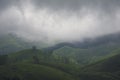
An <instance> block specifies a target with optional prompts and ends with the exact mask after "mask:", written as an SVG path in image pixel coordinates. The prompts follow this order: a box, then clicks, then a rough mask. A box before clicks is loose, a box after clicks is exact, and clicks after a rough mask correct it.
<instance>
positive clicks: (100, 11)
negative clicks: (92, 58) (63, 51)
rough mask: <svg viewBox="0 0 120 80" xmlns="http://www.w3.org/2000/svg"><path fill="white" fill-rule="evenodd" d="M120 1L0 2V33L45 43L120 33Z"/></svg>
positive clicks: (39, 0) (38, 0)
mask: <svg viewBox="0 0 120 80" xmlns="http://www.w3.org/2000/svg"><path fill="white" fill-rule="evenodd" d="M119 25H120V0H0V34H5V33H7V34H8V33H15V34H17V35H18V36H21V37H23V38H25V39H29V40H36V41H42V42H45V43H48V44H49V43H59V42H72V41H82V40H84V39H85V38H95V37H98V36H103V35H107V34H111V33H116V32H119V31H120V26H119Z"/></svg>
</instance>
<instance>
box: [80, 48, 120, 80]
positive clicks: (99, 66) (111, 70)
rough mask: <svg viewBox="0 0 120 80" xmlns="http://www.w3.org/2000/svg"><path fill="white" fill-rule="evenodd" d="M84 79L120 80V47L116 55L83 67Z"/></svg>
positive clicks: (115, 52) (81, 75) (82, 74)
mask: <svg viewBox="0 0 120 80" xmlns="http://www.w3.org/2000/svg"><path fill="white" fill-rule="evenodd" d="M79 76H80V77H81V78H82V79H83V80H120V49H118V50H116V51H114V55H113V56H110V57H108V58H106V59H103V60H102V61H99V62H97V63H94V64H91V65H89V66H86V67H84V68H83V69H81V71H80V74H79Z"/></svg>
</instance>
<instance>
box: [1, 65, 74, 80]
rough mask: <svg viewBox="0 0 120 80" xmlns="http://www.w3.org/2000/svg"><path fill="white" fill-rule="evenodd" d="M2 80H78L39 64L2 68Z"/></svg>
mask: <svg viewBox="0 0 120 80" xmlns="http://www.w3.org/2000/svg"><path fill="white" fill-rule="evenodd" d="M0 80H76V79H74V77H73V76H72V75H70V74H67V73H65V72H63V71H60V70H58V69H54V68H51V67H48V66H43V65H37V64H11V65H4V66H0Z"/></svg>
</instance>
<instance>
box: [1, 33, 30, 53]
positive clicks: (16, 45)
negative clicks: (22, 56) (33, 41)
mask: <svg viewBox="0 0 120 80" xmlns="http://www.w3.org/2000/svg"><path fill="white" fill-rule="evenodd" d="M29 46H30V44H29V43H27V42H25V41H24V40H22V39H21V38H18V37H17V36H16V35H13V34H8V35H2V36H0V54H8V53H12V52H16V51H19V50H22V49H26V48H28V47H29Z"/></svg>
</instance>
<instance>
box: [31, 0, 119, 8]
mask: <svg viewBox="0 0 120 80" xmlns="http://www.w3.org/2000/svg"><path fill="white" fill-rule="evenodd" d="M32 1H33V3H34V4H35V5H36V6H37V7H39V8H41V7H49V8H52V9H70V10H71V9H72V10H79V9H80V8H82V7H88V8H89V7H92V8H97V9H98V8H99V9H103V10H114V9H115V8H117V7H119V6H120V0H32Z"/></svg>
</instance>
